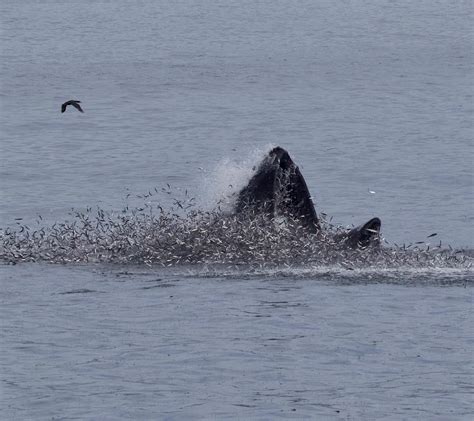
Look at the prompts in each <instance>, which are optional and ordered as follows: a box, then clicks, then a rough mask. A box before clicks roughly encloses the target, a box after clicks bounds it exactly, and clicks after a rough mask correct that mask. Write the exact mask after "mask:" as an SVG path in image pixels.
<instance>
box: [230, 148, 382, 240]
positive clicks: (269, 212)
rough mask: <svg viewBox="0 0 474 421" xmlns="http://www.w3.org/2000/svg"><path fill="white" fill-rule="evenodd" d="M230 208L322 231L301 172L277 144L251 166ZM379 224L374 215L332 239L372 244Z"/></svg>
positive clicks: (247, 214) (378, 230) (244, 214)
mask: <svg viewBox="0 0 474 421" xmlns="http://www.w3.org/2000/svg"><path fill="white" fill-rule="evenodd" d="M234 211H235V213H236V214H237V215H242V216H245V217H247V218H248V217H250V218H251V217H252V215H257V214H259V215H260V214H264V215H266V216H267V217H268V218H269V219H276V218H286V219H288V220H291V221H294V222H296V224H297V225H298V226H299V227H300V228H302V229H304V230H305V231H306V232H307V233H310V234H315V235H318V234H319V233H321V230H322V227H321V223H320V220H319V218H318V215H317V213H316V209H315V206H314V203H313V200H312V197H311V194H310V192H309V190H308V186H307V184H306V181H305V179H304V177H303V174H302V173H301V171H300V169H299V168H298V166H297V165H296V164H295V163H294V162H293V160H292V159H291V157H290V155H289V153H288V151H286V150H285V149H284V148H282V147H280V146H277V147H275V148H273V149H272V150H271V151H270V152H268V153H267V154H266V155H265V157H264V158H263V160H262V161H261V162H260V163H259V165H258V166H256V167H255V173H254V174H253V176H252V177H251V178H250V180H249V182H248V183H247V185H246V186H245V187H243V188H242V189H241V190H240V192H239V193H238V195H237V200H236V203H235V206H234ZM381 225H382V223H381V221H380V219H379V218H377V217H374V218H372V219H370V220H369V221H367V222H365V223H364V224H361V225H359V226H357V227H355V228H352V229H350V230H347V231H346V232H343V233H339V234H337V235H336V236H335V240H336V241H337V242H339V243H342V244H344V245H346V246H348V247H350V248H366V247H369V246H376V245H379V244H380V229H381Z"/></svg>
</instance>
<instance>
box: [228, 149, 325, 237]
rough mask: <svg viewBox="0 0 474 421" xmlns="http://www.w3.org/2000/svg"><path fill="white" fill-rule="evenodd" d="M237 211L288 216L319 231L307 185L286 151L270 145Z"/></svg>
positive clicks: (243, 190)
mask: <svg viewBox="0 0 474 421" xmlns="http://www.w3.org/2000/svg"><path fill="white" fill-rule="evenodd" d="M235 208H236V212H237V213H244V212H258V213H262V212H263V213H265V214H267V215H268V216H270V217H275V216H279V215H283V216H289V217H290V218H292V219H296V220H298V221H299V222H300V223H301V225H302V226H304V227H307V228H308V229H309V230H310V231H311V232H314V233H316V232H318V231H319V221H318V217H317V215H316V211H315V209H314V205H313V202H312V200H311V195H310V194H309V191H308V186H307V185H306V181H305V179H304V178H303V175H302V174H301V172H300V170H299V168H298V167H297V165H296V164H295V163H294V162H293V160H292V159H291V158H290V155H289V154H288V152H287V151H286V150H285V149H283V148H280V147H276V148H273V149H272V150H271V151H270V152H269V153H268V154H267V156H266V157H265V158H264V159H263V161H262V162H261V163H260V165H259V167H258V168H257V170H256V173H255V174H254V176H253V177H252V178H251V179H250V181H249V183H248V184H247V186H246V187H244V188H243V189H242V190H241V191H240V193H239V196H238V198H237V203H236V207H235Z"/></svg>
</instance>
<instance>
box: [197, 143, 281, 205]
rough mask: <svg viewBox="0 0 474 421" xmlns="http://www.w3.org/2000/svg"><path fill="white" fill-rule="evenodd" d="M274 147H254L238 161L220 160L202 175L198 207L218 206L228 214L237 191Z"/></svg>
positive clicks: (270, 145) (243, 185) (271, 145)
mask: <svg viewBox="0 0 474 421" xmlns="http://www.w3.org/2000/svg"><path fill="white" fill-rule="evenodd" d="M274 147H275V145H273V144H267V145H265V146H264V147H263V148H258V147H255V148H254V149H252V150H251V151H249V152H248V154H246V155H244V156H242V159H241V160H240V161H236V160H234V159H230V158H224V159H222V160H220V161H219V162H218V163H217V164H216V166H215V167H214V168H213V169H211V170H209V172H205V173H204V176H203V179H202V181H201V183H200V187H199V188H198V191H199V194H198V197H199V205H200V206H201V207H202V208H204V209H214V208H216V207H217V206H220V208H221V209H222V210H223V211H224V212H230V211H231V210H232V208H233V206H234V204H235V200H236V198H237V194H238V193H239V191H240V190H242V189H243V188H244V187H245V186H246V185H247V183H248V182H249V180H250V178H251V177H252V176H253V174H254V173H255V170H256V169H257V167H258V165H259V163H260V162H261V161H262V159H263V158H264V157H265V155H266V154H267V153H268V152H269V151H270V150H271V149H273V148H274Z"/></svg>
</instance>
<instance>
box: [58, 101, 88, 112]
mask: <svg viewBox="0 0 474 421" xmlns="http://www.w3.org/2000/svg"><path fill="white" fill-rule="evenodd" d="M80 102H81V101H77V100H76V99H70V100H69V101H66V102H65V103H64V104H63V105H61V112H62V113H63V112H64V111H66V108H67V106H68V105H72V106H73V107H74V108H77V109H78V110H79V111H80V112H81V113H83V112H84V110H83V109H82V108H81V106H80V105H79V103H80Z"/></svg>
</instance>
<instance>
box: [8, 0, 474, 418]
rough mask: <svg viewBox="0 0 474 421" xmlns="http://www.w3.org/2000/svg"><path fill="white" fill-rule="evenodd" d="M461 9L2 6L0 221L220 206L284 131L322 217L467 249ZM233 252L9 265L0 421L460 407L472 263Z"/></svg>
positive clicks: (469, 54) (272, 4) (469, 48)
mask: <svg viewBox="0 0 474 421" xmlns="http://www.w3.org/2000/svg"><path fill="white" fill-rule="evenodd" d="M472 16H473V6H472V2H469V1H465V2H464V1H459V2H451V1H438V0H436V1H433V0H429V1H428V0H426V1H424V0H423V1H416V2H413V1H408V0H403V1H397V2H391V1H388V0H387V1H353V2H346V1H343V2H332V1H318V2H314V1H259V2H254V1H240V2H238V3H232V2H220V1H173V2H167V1H157V2H154V1H149V0H144V1H141V2H127V1H123V0H116V1H113V2H109V1H81V2H77V1H70V0H65V1H61V2H56V1H34V0H15V1H13V0H2V2H0V23H1V32H0V37H1V42H0V53H1V56H2V59H1V60H0V154H1V160H0V180H1V181H0V196H1V203H2V206H1V209H0V211H1V214H0V215H1V216H0V218H1V223H0V226H1V228H2V229H4V228H5V227H7V226H8V227H10V228H15V227H17V229H20V228H19V224H28V225H29V226H30V228H31V229H32V230H40V229H41V228H42V227H44V226H48V225H49V224H52V223H54V222H56V221H64V220H65V219H68V218H70V216H69V215H68V213H69V212H70V211H71V208H75V209H77V210H79V211H81V212H84V211H85V209H86V208H88V207H91V208H94V209H95V207H96V206H99V207H100V208H103V209H106V210H110V211H112V212H119V214H120V211H121V209H122V208H124V207H125V206H129V208H130V209H133V208H134V207H136V206H142V205H143V201H144V200H145V201H149V202H150V203H152V204H153V206H156V205H157V204H161V205H163V206H164V207H165V208H167V209H168V208H169V206H170V205H172V204H173V197H174V194H168V193H167V192H168V191H169V189H168V187H167V184H169V185H170V186H171V188H172V189H173V191H174V192H180V194H183V193H184V192H185V191H187V193H188V194H189V195H190V196H193V197H195V199H196V203H197V205H198V207H200V208H202V209H212V208H213V207H214V206H215V205H216V202H217V199H219V198H221V197H223V195H224V196H225V195H228V194H229V193H230V192H232V191H233V190H234V191H235V189H236V187H238V186H242V185H244V184H245V183H246V181H247V180H248V176H249V171H250V169H251V168H252V166H253V165H255V164H256V163H257V162H258V159H259V157H261V156H262V155H263V153H264V151H266V150H269V148H270V147H271V145H280V146H282V147H284V148H286V149H287V150H288V151H289V153H290V154H291V156H292V157H293V159H294V161H295V162H296V163H297V164H298V165H299V166H300V168H301V171H302V173H303V174H304V176H305V179H306V181H307V184H308V187H309V189H310V191H311V194H312V195H313V199H314V202H315V204H316V209H317V211H318V213H321V212H325V213H327V214H328V215H329V218H330V217H332V218H333V220H332V221H333V222H334V223H337V224H342V225H344V226H349V225H358V224H360V223H362V222H364V221H366V220H368V219H369V218H371V217H373V216H378V217H380V218H381V219H382V232H383V235H384V237H385V238H386V239H387V241H388V242H389V243H390V244H393V243H397V244H403V243H406V244H411V243H414V242H419V241H422V242H424V243H426V244H427V245H429V246H430V247H434V246H436V245H437V244H438V243H439V242H440V241H441V242H442V244H443V245H447V244H450V245H451V246H452V247H454V248H468V249H471V250H472V249H473V248H474V242H473V238H474V228H473V227H474V224H473V222H474V221H473V215H474V212H473V210H474V206H473V159H474V158H473V156H474V155H473V144H472V138H473V124H472V123H473V93H474V84H473V64H474V60H473V29H472ZM69 99H79V100H82V105H83V108H84V111H85V112H84V114H80V113H78V112H77V111H76V110H74V109H68V110H67V112H66V113H64V114H61V113H60V106H61V103H63V102H64V101H66V100H69ZM155 188H156V189H157V190H156V194H155V190H154V189H155ZM162 188H165V190H166V191H164V192H163V190H162ZM148 192H153V197H152V198H150V199H149V198H143V197H141V198H137V197H136V196H137V195H140V196H142V195H143V194H144V193H145V194H147V193H148ZM38 215H41V218H42V219H40V218H38ZM20 218H21V219H20ZM36 220H37V221H38V222H36ZM434 233H436V234H437V235H436V236H433V237H429V238H428V236H429V235H431V234H434ZM427 245H426V246H427ZM423 246H424V247H425V245H423ZM416 257H417V256H416V254H415V255H414V259H415V260H416ZM83 261H86V260H83ZM248 263H249V265H241V266H237V267H227V266H225V265H222V266H219V265H214V266H212V265H211V266H206V265H194V266H193V265H189V266H182V265H172V266H171V267H169V268H162V267H157V266H152V267H148V266H146V265H142V266H139V267H137V266H131V265H127V264H122V265H112V264H110V265H107V264H103V265H93V264H84V265H72V264H69V265H48V264H45V263H35V264H29V263H21V264H17V265H11V266H10V265H1V266H0V283H1V291H2V293H1V306H0V312H1V315H0V320H1V325H2V333H1V335H2V336H1V340H0V347H1V352H0V377H1V386H0V408H1V414H2V415H1V417H2V418H4V419H8V420H10V419H21V420H27V419H28V420H29V419H31V420H43V419H44V420H51V419H104V420H116V419H144V420H145V419H146V420H149V419H209V418H211V419H212V418H215V419H226V418H233V419H236V418H240V419H275V418H281V419H290V418H300V419H344V420H348V419H350V420H352V419H355V420H371V419H393V420H400V419H426V420H453V419H455V420H459V419H466V420H470V419H472V415H473V413H474V405H473V398H472V390H473V383H474V382H473V364H472V355H473V351H474V347H473V341H472V337H473V331H472V326H473V322H474V320H473V313H472V285H473V283H474V281H473V272H472V268H469V267H468V265H466V266H463V267H457V266H456V265H454V267H450V265H447V267H437V265H436V261H431V262H430V265H429V267H423V265H418V266H416V267H413V266H410V265H408V267H403V268H399V267H397V265H396V264H395V265H393V267H385V266H383V267H382V266H373V267H371V266H370V262H369V265H368V266H367V267H364V268H362V269H360V270H359V269H357V270H354V268H352V267H351V265H346V266H341V265H335V266H333V267H328V268H325V267H317V266H316V267H313V266H311V265H310V266H309V267H308V266H305V265H302V266H299V265H288V266H287V267H278V268H270V269H269V268H268V267H266V265H265V264H261V265H260V266H258V267H253V266H252V262H248ZM394 263H396V259H395V262H394Z"/></svg>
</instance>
